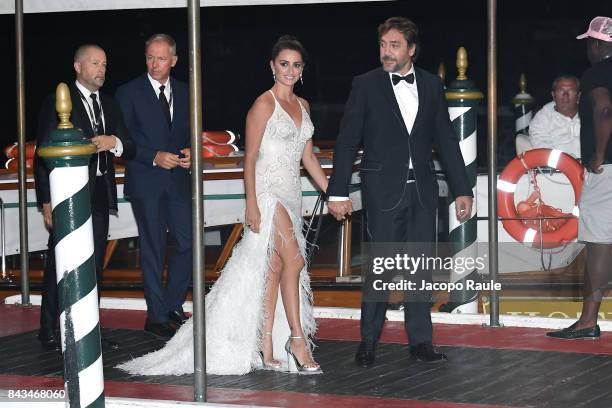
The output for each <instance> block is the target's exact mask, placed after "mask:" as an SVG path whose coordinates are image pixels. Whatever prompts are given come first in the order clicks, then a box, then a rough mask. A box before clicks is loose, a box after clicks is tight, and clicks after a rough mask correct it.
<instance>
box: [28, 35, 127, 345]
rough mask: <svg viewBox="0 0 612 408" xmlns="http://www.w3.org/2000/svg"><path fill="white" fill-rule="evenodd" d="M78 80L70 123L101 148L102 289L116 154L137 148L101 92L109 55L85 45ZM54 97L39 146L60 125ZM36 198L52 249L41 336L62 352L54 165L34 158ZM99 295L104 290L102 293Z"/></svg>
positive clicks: (95, 164)
mask: <svg viewBox="0 0 612 408" xmlns="http://www.w3.org/2000/svg"><path fill="white" fill-rule="evenodd" d="M74 70H75V72H76V81H75V82H74V83H73V84H71V85H70V87H69V88H70V98H71V100H72V113H71V117H70V119H71V121H72V123H73V124H74V126H75V128H79V129H81V130H82V131H83V133H84V135H85V137H87V138H89V139H91V141H92V143H93V144H94V145H96V147H97V154H94V155H92V157H91V160H90V161H89V191H90V193H91V213H92V224H93V234H94V255H95V263H96V279H97V282H98V291H99V290H100V289H99V288H100V283H101V282H102V269H103V267H104V254H105V250H106V243H107V237H108V217H109V212H110V211H111V210H112V211H117V185H116V183H115V167H114V165H113V156H115V157H122V158H123V159H131V158H132V157H133V156H134V155H135V151H136V146H135V144H134V142H133V141H132V139H131V137H130V134H129V131H128V130H127V127H126V126H125V123H124V121H123V116H122V114H121V109H120V108H119V105H118V104H117V102H116V101H115V99H114V98H113V97H111V96H109V95H105V94H104V93H102V92H100V91H99V89H100V88H101V87H102V85H103V84H104V80H105V79H106V53H105V52H104V50H103V49H102V48H100V47H99V46H97V45H93V44H85V45H82V46H80V47H79V48H78V49H77V50H76V52H75V54H74ZM57 123H58V120H57V114H56V111H55V95H50V96H49V97H48V98H47V99H46V100H45V102H44V103H43V106H42V109H41V112H40V116H39V121H38V133H37V139H38V142H37V143H38V145H41V144H43V143H45V142H48V141H49V136H50V132H51V131H52V130H54V129H56V128H57ZM34 171H35V180H36V183H35V184H36V201H37V204H38V206H39V207H40V208H41V209H42V213H43V217H44V221H45V226H46V227H47V229H48V230H49V245H48V247H49V249H48V250H47V262H46V264H45V270H44V276H43V289H42V303H41V312H40V330H39V336H38V337H39V339H40V341H41V343H42V345H43V347H44V348H46V349H50V350H59V349H60V341H59V336H58V334H57V331H56V327H57V324H58V317H59V306H58V294H57V282H56V271H55V249H54V247H55V243H54V238H53V223H52V218H51V195H50V185H49V169H48V168H47V166H46V163H45V162H44V161H43V160H41V159H40V158H38V156H36V157H35V165H34ZM98 293H100V292H98ZM102 342H103V343H102V345H103V347H104V348H111V349H117V348H118V345H117V343H114V342H112V341H110V340H106V339H103V340H102Z"/></svg>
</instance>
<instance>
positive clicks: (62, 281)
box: [37, 83, 104, 408]
mask: <svg viewBox="0 0 612 408" xmlns="http://www.w3.org/2000/svg"><path fill="white" fill-rule="evenodd" d="M55 107H56V110H57V112H58V116H59V118H60V122H59V125H58V127H57V129H56V130H54V131H52V132H51V135H50V140H49V142H47V143H44V144H42V145H41V146H40V147H39V148H38V149H37V153H38V155H39V156H40V157H42V158H43V159H44V160H45V162H46V163H47V167H48V168H49V169H50V173H49V182H50V186H51V208H52V215H53V237H54V244H55V267H56V271H57V292H58V297H59V306H60V311H61V314H60V328H61V333H62V353H63V356H64V386H65V389H66V394H67V395H68V402H69V405H70V407H71V408H72V407H79V408H85V407H104V373H103V370H102V348H101V346H100V317H99V310H98V289H97V287H96V272H95V260H94V244H93V227H92V220H91V198H90V195H89V166H88V165H89V159H90V156H91V155H92V154H93V153H95V152H96V148H95V146H94V145H93V144H91V142H90V141H89V139H86V138H85V137H84V136H83V133H82V132H81V131H80V130H78V129H74V126H73V125H72V123H70V120H69V118H70V112H71V110H72V103H71V100H70V91H69V89H68V86H67V85H66V84H64V83H61V84H59V85H58V86H57V91H56V102H55Z"/></svg>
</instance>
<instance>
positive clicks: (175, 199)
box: [117, 34, 192, 339]
mask: <svg viewBox="0 0 612 408" xmlns="http://www.w3.org/2000/svg"><path fill="white" fill-rule="evenodd" d="M145 57H146V64H147V71H148V72H147V73H146V74H144V75H141V76H139V77H138V78H136V79H134V80H132V81H130V82H128V83H127V84H125V85H122V86H121V87H119V89H118V90H117V99H118V100H119V104H120V105H121V109H122V110H123V114H124V116H125V118H126V123H127V126H128V128H129V129H130V132H131V134H132V136H133V138H134V140H135V142H136V144H137V145H138V152H137V154H136V157H135V159H134V160H132V161H131V162H129V163H127V165H126V175H125V191H126V195H129V199H130V202H131V204H132V209H133V210H134V216H135V218H136V223H137V225H138V234H139V236H140V256H141V262H140V264H141V265H142V271H143V280H144V292H145V298H146V301H147V320H146V323H145V331H147V332H150V333H152V334H154V335H156V336H158V337H161V338H166V339H167V338H170V337H172V335H174V332H175V331H176V328H175V326H177V325H181V324H182V323H184V322H185V320H186V319H187V316H185V314H184V313H183V308H182V305H183V302H184V301H185V297H186V294H187V290H188V288H189V282H190V278H191V222H192V220H191V176H190V174H189V168H190V166H191V159H190V149H189V116H188V108H189V106H188V105H189V96H188V90H187V85H186V84H185V83H183V82H180V81H177V80H176V79H174V78H171V77H170V70H171V69H172V67H174V66H175V65H176V62H177V56H176V43H175V42H174V39H172V37H170V36H169V35H166V34H156V35H153V36H152V37H150V38H149V39H148V40H147V42H146V44H145ZM166 231H168V232H169V233H170V238H171V239H172V241H174V244H175V245H174V248H173V251H172V253H171V254H170V256H169V257H168V281H167V284H166V287H164V286H163V283H162V271H163V267H164V259H165V257H164V254H165V252H166Z"/></svg>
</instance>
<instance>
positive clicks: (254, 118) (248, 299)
mask: <svg viewBox="0 0 612 408" xmlns="http://www.w3.org/2000/svg"><path fill="white" fill-rule="evenodd" d="M305 55H306V53H305V50H304V48H303V46H302V44H301V43H300V42H299V41H298V40H297V39H296V38H295V37H292V36H282V37H281V38H279V40H278V41H277V42H276V44H275V45H274V47H273V48H272V54H271V59H270V68H271V69H272V75H273V78H274V85H273V86H272V89H270V90H268V91H266V92H264V93H263V94H262V95H260V96H259V97H258V98H257V99H256V100H255V102H254V103H253V106H252V107H251V109H250V110H249V113H248V115H247V120H246V154H245V159H244V185H245V193H246V214H245V225H246V228H245V233H244V235H243V237H242V240H241V241H240V242H239V243H238V244H237V245H236V247H235V248H234V250H233V253H232V256H231V257H230V259H229V260H228V262H227V264H226V266H225V268H224V269H223V271H222V272H221V276H220V277H219V279H218V280H217V282H216V283H215V284H214V286H213V287H212V289H211V290H210V293H209V294H208V295H207V296H206V371H207V372H208V373H210V374H227V375H229V374H246V373H248V372H250V371H252V370H254V369H258V368H263V369H272V370H287V369H289V370H290V371H293V372H296V371H297V372H299V373H301V374H318V373H321V368H320V367H319V365H318V364H317V363H316V362H315V361H314V359H313V357H312V349H313V343H312V338H313V336H314V333H315V331H316V324H315V320H314V316H313V311H312V292H311V289H310V279H309V276H308V272H307V269H306V257H305V246H306V242H305V239H304V236H303V234H302V216H301V214H302V209H301V204H302V190H301V181H300V161H301V162H302V164H303V166H304V168H305V169H306V170H307V171H308V173H309V174H310V176H311V177H312V179H313V181H314V183H315V184H316V185H317V186H318V187H319V188H320V189H321V190H322V191H325V190H326V189H327V178H326V176H325V174H324V172H323V170H322V169H321V166H320V165H319V162H318V160H317V158H316V157H315V156H314V154H313V149H312V139H311V137H312V134H313V131H314V127H313V125H312V122H311V120H310V115H309V105H308V102H306V100H304V99H302V98H300V97H298V96H297V95H295V94H294V93H293V87H294V85H295V83H296V82H298V81H301V80H302V72H303V69H304V59H305ZM279 289H280V290H279ZM279 294H280V298H281V300H282V305H283V306H284V307H283V306H281V302H277V300H278V297H279ZM285 356H286V360H285V358H284V357H285ZM118 367H119V368H120V369H122V370H125V371H127V372H129V373H132V374H139V375H181V374H188V373H193V323H192V320H191V319H190V320H189V321H187V322H186V323H185V324H184V325H183V326H182V327H181V328H180V330H179V331H178V332H177V333H176V334H175V335H174V337H173V338H172V339H171V340H170V341H168V343H167V344H166V345H165V346H164V348H162V349H160V350H158V351H155V352H152V353H149V354H147V355H144V356H142V357H139V358H136V359H133V360H131V361H127V362H125V363H123V364H120V365H119V366H118Z"/></svg>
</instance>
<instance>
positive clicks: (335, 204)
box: [327, 199, 353, 221]
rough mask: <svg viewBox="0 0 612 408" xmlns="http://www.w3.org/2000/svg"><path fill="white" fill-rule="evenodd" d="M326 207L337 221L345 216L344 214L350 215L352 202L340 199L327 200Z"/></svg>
mask: <svg viewBox="0 0 612 408" xmlns="http://www.w3.org/2000/svg"><path fill="white" fill-rule="evenodd" d="M327 208H328V209H329V213H330V214H331V215H333V216H334V218H335V219H337V220H338V221H342V220H344V219H345V218H346V215H347V214H348V215H351V213H352V212H353V202H352V201H351V200H350V199H348V200H342V201H331V200H329V201H328V202H327Z"/></svg>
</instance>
